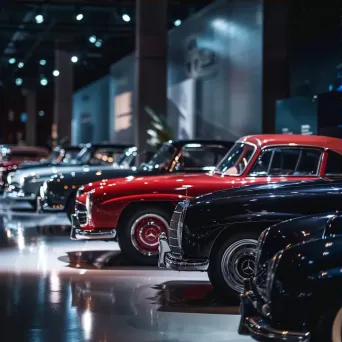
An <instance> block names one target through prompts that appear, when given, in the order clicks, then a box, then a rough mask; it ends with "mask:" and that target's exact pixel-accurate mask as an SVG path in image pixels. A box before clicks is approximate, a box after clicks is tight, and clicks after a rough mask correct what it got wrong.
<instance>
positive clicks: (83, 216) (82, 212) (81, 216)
mask: <svg viewBox="0 0 342 342" xmlns="http://www.w3.org/2000/svg"><path fill="white" fill-rule="evenodd" d="M75 209H76V210H75V212H76V215H77V218H78V222H79V223H80V224H86V223H87V208H86V206H85V204H83V203H81V202H78V201H76V208H75Z"/></svg>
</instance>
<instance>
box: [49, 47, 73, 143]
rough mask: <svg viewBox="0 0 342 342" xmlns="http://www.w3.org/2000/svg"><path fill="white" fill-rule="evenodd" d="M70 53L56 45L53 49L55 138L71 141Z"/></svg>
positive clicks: (71, 84)
mask: <svg viewBox="0 0 342 342" xmlns="http://www.w3.org/2000/svg"><path fill="white" fill-rule="evenodd" d="M70 59H71V54H70V53H69V52H67V51H65V50H63V49H62V46H60V44H59V45H57V48H56V50H55V69H56V70H58V71H59V76H57V77H56V78H55V89H54V90H55V94H54V95H55V97H54V130H55V133H57V139H58V140H61V139H65V140H68V141H71V121H72V95H73V64H72V62H71V60H70Z"/></svg>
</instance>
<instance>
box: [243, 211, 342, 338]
mask: <svg viewBox="0 0 342 342" xmlns="http://www.w3.org/2000/svg"><path fill="white" fill-rule="evenodd" d="M256 255H257V262H256V267H255V271H256V274H255V277H253V278H251V279H248V280H246V281H245V290H244V293H243V294H242V295H241V321H240V326H239V333H240V334H242V335H251V336H252V337H254V338H255V339H256V340H258V341H291V342H295V341H296V342H309V341H310V342H314V341H315V342H332V341H333V342H337V341H341V338H342V295H341V286H342V216H341V214H334V213H332V214H322V215H314V216H307V217H301V218H298V219H292V220H288V221H285V222H282V223H280V224H277V225H274V226H272V227H270V228H268V229H267V230H265V231H264V232H263V233H262V234H261V236H260V238H259V242H258V247H257V250H256Z"/></svg>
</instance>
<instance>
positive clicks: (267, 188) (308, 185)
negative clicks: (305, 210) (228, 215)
mask: <svg viewBox="0 0 342 342" xmlns="http://www.w3.org/2000/svg"><path fill="white" fill-rule="evenodd" d="M240 183H241V182H240ZM333 184H334V182H332V181H330V180H328V179H315V180H311V181H294V182H277V183H268V184H256V185H251V184H250V183H249V184H248V185H246V184H240V185H243V186H239V187H233V188H228V189H225V190H221V191H217V192H210V193H206V194H204V195H201V196H198V197H196V198H194V199H192V200H191V201H190V206H192V205H196V204H200V203H204V202H205V203H212V202H214V201H220V200H223V201H225V200H229V199H231V198H233V197H244V196H251V197H253V196H257V195H262V194H265V193H273V194H280V193H281V192H289V191H301V192H303V191H317V186H323V189H322V191H324V189H327V188H330V187H331V186H332V185H333ZM337 184H340V185H342V181H339V182H338V183H337Z"/></svg>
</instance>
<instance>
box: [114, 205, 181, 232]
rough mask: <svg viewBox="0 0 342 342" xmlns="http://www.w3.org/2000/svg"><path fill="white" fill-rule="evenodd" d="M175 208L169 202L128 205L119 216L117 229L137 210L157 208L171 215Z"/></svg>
mask: <svg viewBox="0 0 342 342" xmlns="http://www.w3.org/2000/svg"><path fill="white" fill-rule="evenodd" d="M175 206H176V204H174V203H172V202H169V201H141V202H131V203H128V204H127V205H126V206H125V207H124V209H123V210H122V212H121V214H120V217H119V219H118V224H117V229H120V227H121V226H122V223H123V222H124V221H125V220H126V218H127V217H129V216H130V215H132V214H133V213H134V212H136V211H137V210H138V209H141V208H149V207H154V208H156V207H157V208H160V209H164V210H166V211H168V212H170V214H172V213H173V211H174V209H175Z"/></svg>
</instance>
